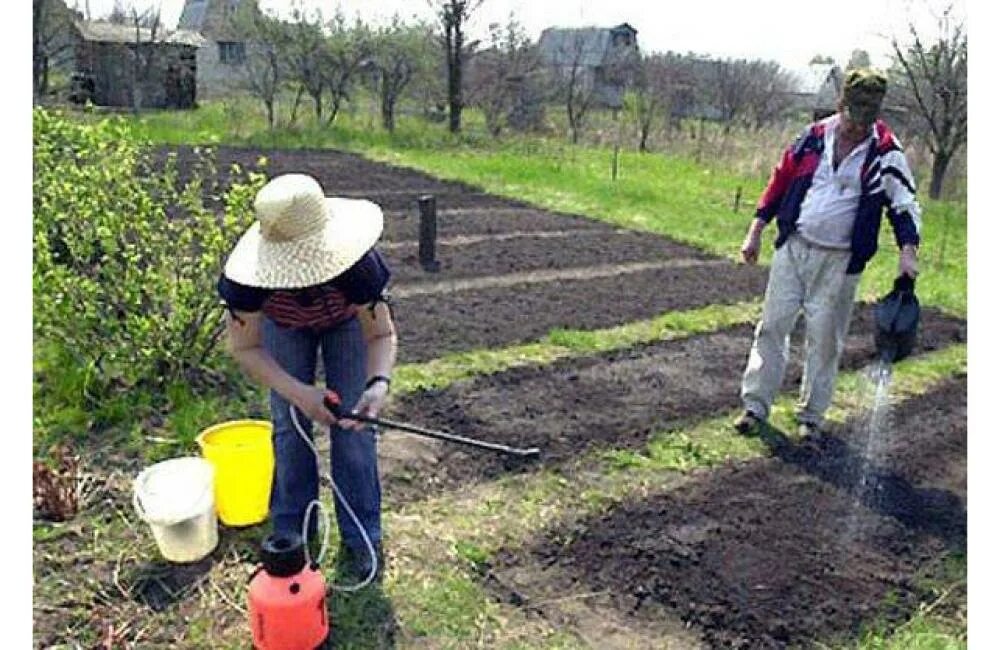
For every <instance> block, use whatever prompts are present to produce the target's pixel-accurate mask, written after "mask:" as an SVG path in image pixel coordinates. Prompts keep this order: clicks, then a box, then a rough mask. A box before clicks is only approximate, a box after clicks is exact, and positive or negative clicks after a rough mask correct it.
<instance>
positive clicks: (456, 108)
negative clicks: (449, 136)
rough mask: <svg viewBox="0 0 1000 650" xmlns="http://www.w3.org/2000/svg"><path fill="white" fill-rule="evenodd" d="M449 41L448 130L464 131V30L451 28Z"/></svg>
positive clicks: (457, 27)
mask: <svg viewBox="0 0 1000 650" xmlns="http://www.w3.org/2000/svg"><path fill="white" fill-rule="evenodd" d="M451 29H452V32H451V34H450V35H449V39H448V130H449V131H451V132H452V133H458V132H460V131H461V130H462V28H461V26H460V25H459V24H457V23H456V24H454V25H452V27H451Z"/></svg>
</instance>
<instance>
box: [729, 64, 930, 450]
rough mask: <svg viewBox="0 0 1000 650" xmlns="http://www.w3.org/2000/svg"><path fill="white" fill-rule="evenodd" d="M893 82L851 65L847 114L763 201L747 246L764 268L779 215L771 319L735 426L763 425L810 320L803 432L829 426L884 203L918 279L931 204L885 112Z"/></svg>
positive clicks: (751, 362) (784, 162) (778, 175)
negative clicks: (791, 343) (767, 234)
mask: <svg viewBox="0 0 1000 650" xmlns="http://www.w3.org/2000/svg"><path fill="white" fill-rule="evenodd" d="M886 87H887V81H886V78H885V76H884V75H882V74H881V73H879V72H876V71H874V70H870V69H856V70H851V71H850V72H848V74H847V77H846V78H845V80H844V84H843V88H842V90H841V95H840V102H839V105H838V112H837V113H835V114H834V115H831V116H830V117H828V118H826V119H824V120H822V121H819V122H816V123H814V124H812V125H810V126H809V127H808V128H807V129H806V131H805V132H804V133H803V134H802V135H801V136H800V137H799V138H798V140H797V141H796V142H795V143H794V144H792V146H791V147H789V148H788V149H787V150H786V151H785V153H784V155H783V156H782V158H781V161H780V162H779V163H778V165H777V167H775V169H774V173H773V174H772V176H771V180H770V182H769V183H768V185H767V188H766V189H765V190H764V194H763V196H761V199H760V202H759V204H758V206H757V212H756V216H755V218H754V220H753V222H752V223H751V224H750V228H749V231H748V232H747V236H746V239H745V240H744V242H743V246H742V248H741V249H740V253H741V254H742V256H743V260H744V261H745V262H746V263H748V264H755V263H756V262H757V257H758V255H759V253H760V238H761V232H762V231H763V230H764V228H765V227H766V226H767V224H768V223H769V222H770V221H771V219H772V218H774V217H775V216H777V221H778V237H777V240H776V241H775V249H776V250H775V254H774V259H773V261H772V263H771V271H770V276H769V278H768V283H767V291H766V292H765V295H764V314H763V317H762V318H761V321H760V323H759V324H758V325H757V329H756V332H755V335H754V341H753V346H752V347H751V349H750V356H749V359H748V361H747V367H746V371H745V372H744V375H743V385H742V390H741V397H742V398H743V405H744V409H745V410H744V413H743V414H742V415H741V416H740V417H739V418H738V419H737V420H736V422H735V423H734V426H735V427H736V430H737V431H738V432H739V433H741V434H744V435H747V434H752V433H755V432H757V430H758V429H759V425H760V424H761V423H762V422H765V421H766V420H767V418H768V415H769V413H770V409H771V404H772V403H773V401H774V397H775V395H776V393H777V391H778V389H779V387H780V386H781V382H782V379H783V377H784V373H785V365H786V363H787V361H788V339H789V334H790V333H791V331H792V328H793V326H794V325H795V321H796V319H797V318H798V316H799V314H800V313H802V314H804V315H805V321H806V322H805V325H806V340H805V367H804V370H803V377H802V387H801V393H800V399H799V404H798V410H797V414H796V416H797V420H798V422H799V434H800V435H803V436H806V437H812V436H814V435H816V434H817V433H818V430H819V427H820V425H821V424H822V422H823V415H824V413H825V412H826V409H827V407H828V406H829V405H830V400H831V399H832V397H833V389H834V382H835V379H836V376H837V366H838V363H839V360H840V353H841V351H842V349H843V346H844V337H845V336H846V334H847V329H848V324H849V322H850V319H851V310H852V307H853V305H854V294H855V291H856V290H857V286H858V280H859V279H860V277H861V272H862V271H863V270H864V268H865V264H866V263H867V262H868V261H869V260H870V259H871V258H872V256H873V255H874V254H875V252H876V250H877V249H878V233H879V228H880V226H881V218H882V213H883V210H884V211H886V212H887V214H888V217H889V220H890V222H891V224H892V228H893V232H894V233H895V237H896V243H897V245H898V246H899V249H900V255H899V271H900V273H902V274H906V275H909V276H911V277H916V275H917V246H918V245H919V243H920V235H919V229H920V207H919V205H918V204H917V200H916V187H915V185H914V181H913V176H912V175H911V173H910V169H909V166H908V165H907V162H906V157H905V156H904V155H903V150H902V147H901V146H900V144H899V141H898V140H897V139H896V137H895V136H894V135H893V133H892V131H890V130H889V127H888V126H887V125H886V124H885V122H883V121H882V120H880V119H877V118H878V113H879V109H880V108H881V105H882V99H883V98H884V97H885V91H886Z"/></svg>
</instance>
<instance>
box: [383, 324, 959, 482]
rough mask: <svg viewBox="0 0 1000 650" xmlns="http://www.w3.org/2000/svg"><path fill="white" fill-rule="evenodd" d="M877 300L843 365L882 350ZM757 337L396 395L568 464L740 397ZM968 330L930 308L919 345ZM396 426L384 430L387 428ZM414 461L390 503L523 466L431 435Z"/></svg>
mask: <svg viewBox="0 0 1000 650" xmlns="http://www.w3.org/2000/svg"><path fill="white" fill-rule="evenodd" d="M872 327H873V316H872V310H871V309H870V308H868V309H865V308H860V309H857V310H855V316H854V321H853V322H852V324H851V328H850V335H849V336H848V340H847V344H846V346H845V351H844V355H843V357H842V362H841V368H842V369H848V370H856V369H860V368H863V367H865V366H866V365H867V364H869V363H871V362H872V360H873V359H874V355H875V349H874V344H873V341H872V331H873V330H872ZM752 337H753V329H752V327H751V326H750V325H742V326H737V327H730V328H727V329H723V330H719V331H716V332H713V333H711V334H706V335H701V336H695V337H691V338H688V339H682V340H675V341H667V342H661V343H654V344H650V345H644V346H639V347H635V348H631V349H628V350H620V351H615V352H612V353H608V354H602V355H597V356H593V357H586V358H576V359H571V360H567V361H560V362H557V363H555V364H549V365H546V366H543V367H522V368H516V369H513V370H510V371H506V372H502V373H497V374H494V375H489V376H484V377H478V378H476V379H474V380H470V381H463V382H459V383H457V384H454V385H452V386H451V387H449V388H446V389H443V390H439V391H430V392H426V393H419V394H415V395H405V396H397V397H395V398H394V400H393V401H392V403H391V406H390V412H391V414H392V415H393V416H394V417H396V418H397V419H400V420H405V421H409V422H414V423H418V424H420V425H422V426H426V427H430V428H436V429H444V430H447V431H452V432H454V433H458V434H460V435H465V436H470V437H478V438H482V439H487V440H495V441H497V442H501V443H504V444H508V445H513V446H518V447H539V448H540V449H541V450H542V457H543V460H542V463H543V464H544V465H546V466H549V467H552V466H559V465H560V464H562V463H564V462H565V461H567V460H572V459H574V458H576V457H578V456H579V455H580V454H581V453H583V452H585V451H587V450H593V449H597V448H609V449H622V448H630V449H637V448H642V447H643V446H644V445H645V444H646V442H647V440H648V437H649V435H650V434H652V433H653V432H656V431H663V430H667V429H670V428H672V427H677V426H679V425H682V424H684V423H690V422H696V421H698V420H701V419H704V418H709V417H712V416H713V415H716V414H719V413H723V412H728V411H731V410H733V409H736V408H738V407H739V404H740V402H739V381H740V376H741V375H742V372H743V368H744V366H745V364H746V357H747V353H748V351H749V348H750V343H751V341H752ZM965 338H966V331H965V325H964V323H963V322H962V321H959V320H956V319H953V318H949V317H947V316H944V315H942V314H940V313H939V312H935V311H933V310H929V309H925V310H924V314H923V320H922V324H921V334H920V339H919V343H918V347H917V349H916V350H915V353H923V352H928V351H931V350H936V349H939V348H942V347H945V346H948V345H951V344H954V343H957V342H961V341H964V340H965ZM792 341H793V348H792V353H791V358H790V362H789V365H788V369H787V372H786V377H785V384H784V389H785V390H795V388H796V387H797V386H798V382H799V380H800V378H801V331H796V332H795V333H793V337H792ZM393 435H397V434H394V433H392V432H386V433H385V434H384V437H386V438H388V437H391V436H393ZM421 448H422V450H423V453H422V454H421V455H420V456H417V457H415V458H414V459H412V461H410V462H399V461H397V460H395V459H394V460H393V461H392V462H391V463H390V464H389V465H390V466H391V471H390V472H389V473H388V475H387V476H386V479H385V480H386V483H385V487H386V493H387V499H389V500H390V501H396V500H407V499H410V498H417V497H418V496H420V495H426V494H427V493H428V491H436V490H444V489H453V488H455V487H458V486H460V485H463V484H466V483H468V482H475V481H484V480H490V479H494V478H496V477H497V476H499V475H501V474H503V473H505V472H508V471H530V470H531V469H532V468H533V467H535V466H536V465H535V464H530V465H525V464H523V463H520V462H511V461H509V460H508V459H506V458H504V457H501V456H498V455H496V454H492V453H489V452H480V451H478V450H474V449H471V450H470V449H467V448H464V447H459V446H457V445H449V444H445V443H436V442H435V443H433V444H431V445H426V444H425V445H422V446H421Z"/></svg>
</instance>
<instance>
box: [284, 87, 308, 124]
mask: <svg viewBox="0 0 1000 650" xmlns="http://www.w3.org/2000/svg"><path fill="white" fill-rule="evenodd" d="M303 93H305V88H304V87H303V86H301V85H300V86H299V89H298V91H297V92H296V93H295V101H294V102H292V113H291V115H289V116H288V126H295V122H296V121H297V120H298V119H299V105H300V104H301V103H302V95H303Z"/></svg>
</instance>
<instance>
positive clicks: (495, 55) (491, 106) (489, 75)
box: [469, 14, 542, 137]
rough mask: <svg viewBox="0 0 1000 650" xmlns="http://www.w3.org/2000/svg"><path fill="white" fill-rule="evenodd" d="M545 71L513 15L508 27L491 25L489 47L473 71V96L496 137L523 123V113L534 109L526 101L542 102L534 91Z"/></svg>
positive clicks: (488, 127) (470, 73)
mask: <svg viewBox="0 0 1000 650" xmlns="http://www.w3.org/2000/svg"><path fill="white" fill-rule="evenodd" d="M541 68H542V66H541V59H540V58H539V56H538V51H537V48H536V47H535V46H534V45H533V43H532V42H531V39H530V38H529V37H528V34H527V32H526V31H525V30H524V27H523V26H522V25H521V24H520V23H519V22H517V20H516V19H515V18H514V15H513V14H511V15H510V18H509V20H508V22H507V24H506V25H505V26H501V25H500V24H499V23H492V24H491V25H490V44H489V47H488V48H486V49H484V50H482V51H480V52H478V53H476V56H475V59H474V60H473V65H472V67H471V69H470V71H469V77H470V79H469V81H470V83H469V86H470V93H469V94H470V96H471V98H472V102H473V103H475V104H476V105H477V106H479V107H480V109H482V111H483V115H484V117H485V119H486V128H487V129H489V131H490V133H491V134H492V135H493V136H494V137H496V136H498V135H499V134H500V132H501V131H502V130H503V127H504V126H505V125H506V124H507V123H508V122H510V121H512V120H513V121H514V122H519V120H520V117H521V115H519V113H520V112H524V111H529V110H531V107H527V106H523V105H522V104H523V103H524V102H530V101H532V100H533V99H537V101H538V102H539V103H540V102H541V99H542V98H541V97H540V96H539V97H534V95H536V94H538V95H540V93H532V92H531V90H530V86H532V85H533V84H535V83H536V77H537V76H538V74H539V73H540V72H541Z"/></svg>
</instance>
